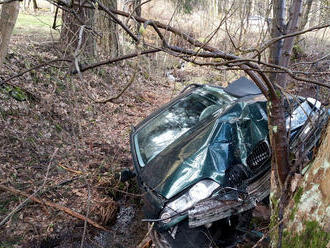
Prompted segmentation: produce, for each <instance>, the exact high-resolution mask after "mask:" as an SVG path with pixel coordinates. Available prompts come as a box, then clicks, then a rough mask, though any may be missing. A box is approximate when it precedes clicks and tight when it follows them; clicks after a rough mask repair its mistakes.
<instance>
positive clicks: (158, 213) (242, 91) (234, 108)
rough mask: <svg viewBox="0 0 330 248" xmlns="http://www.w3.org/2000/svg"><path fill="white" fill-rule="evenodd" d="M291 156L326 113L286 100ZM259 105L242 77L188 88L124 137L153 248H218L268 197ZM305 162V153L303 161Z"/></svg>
mask: <svg viewBox="0 0 330 248" xmlns="http://www.w3.org/2000/svg"><path fill="white" fill-rule="evenodd" d="M286 106H287V113H286V118H287V119H286V121H287V123H286V125H287V130H288V133H289V135H290V137H291V138H290V146H291V150H294V149H295V148H297V147H298V146H299V144H304V146H305V147H304V151H306V152H307V153H311V152H312V150H313V148H314V147H315V146H316V144H317V142H318V140H319V138H320V133H321V129H322V126H323V125H324V124H325V123H326V121H327V118H328V114H327V112H326V111H325V110H324V108H322V107H321V103H320V102H319V101H316V100H315V99H312V98H302V97H291V98H288V100H286ZM266 109H267V102H266V99H265V97H264V96H263V95H262V94H261V91H260V90H259V88H258V87H257V86H256V85H255V84H254V83H253V82H252V81H250V80H248V79H247V78H244V77H242V78H240V79H238V80H236V81H234V82H232V83H231V84H229V86H228V87H226V88H222V87H218V86H210V85H191V86H190V87H188V89H185V91H184V92H183V93H181V94H180V95H179V96H178V97H177V98H175V99H174V100H172V101H171V102H170V103H168V104H167V105H165V106H163V107H162V108H160V109H159V110H158V111H156V112H155V113H153V114H151V115H150V116H149V117H147V118H146V119H145V120H143V121H142V122H141V123H140V124H139V125H137V126H136V127H133V129H132V132H131V140H130V142H131V152H132V156H133V161H134V167H135V172H136V175H137V179H138V182H139V185H140V187H141V188H142V189H143V191H144V192H145V194H144V203H145V206H144V213H145V216H146V219H145V220H146V221H149V222H150V223H153V229H152V232H151V237H152V239H153V242H154V243H155V244H156V247H180V248H184V247H213V246H214V247H215V246H218V245H220V246H221V247H223V246H225V244H226V242H227V241H225V240H228V237H230V236H231V234H232V233H234V229H235V230H237V229H238V227H239V226H240V225H241V223H242V222H244V218H243V217H244V213H247V211H248V210H250V209H252V208H253V207H254V206H255V205H256V203H257V202H260V201H262V200H263V199H265V198H266V197H267V196H268V195H269V190H270V158H271V149H270V145H269V137H268V119H267V110H266ZM308 155H309V156H311V154H308Z"/></svg>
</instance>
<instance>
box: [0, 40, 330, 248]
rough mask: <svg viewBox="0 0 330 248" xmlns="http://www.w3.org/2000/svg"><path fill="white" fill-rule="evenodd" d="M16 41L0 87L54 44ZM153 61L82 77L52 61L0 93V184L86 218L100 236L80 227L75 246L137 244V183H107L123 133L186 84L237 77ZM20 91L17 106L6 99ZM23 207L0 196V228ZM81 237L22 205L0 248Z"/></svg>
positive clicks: (49, 214)
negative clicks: (119, 95)
mask: <svg viewBox="0 0 330 248" xmlns="http://www.w3.org/2000/svg"><path fill="white" fill-rule="evenodd" d="M25 38H26V37H24V36H22V35H19V34H17V35H15V36H14V37H13V43H12V44H11V50H10V53H9V55H8V57H7V58H8V60H7V63H6V64H5V65H4V67H3V69H2V70H1V71H0V78H1V80H3V79H6V78H9V77H10V76H12V75H14V74H16V73H18V72H20V71H23V70H25V69H27V68H31V67H32V66H34V65H37V64H39V63H41V62H43V61H47V60H50V59H54V58H57V56H58V55H59V54H60V53H59V51H60V47H59V44H57V43H55V44H54V43H52V42H45V43H42V42H38V39H39V40H40V41H42V37H38V36H34V37H33V40H32V39H25ZM313 59H314V58H312V57H311V58H310V60H311V61H312V60H313ZM159 61H164V59H163V58H162V57H161V58H159V57H158V60H156V58H155V57H154V56H153V55H151V56H148V57H146V58H145V57H140V58H138V59H135V60H130V61H126V62H122V63H118V64H116V65H111V66H106V67H100V68H98V69H96V70H94V71H88V72H85V73H84V74H83V77H82V78H80V77H79V76H77V75H76V76H71V75H69V74H67V72H68V71H70V69H72V65H67V64H65V63H63V64H56V67H44V68H42V69H39V70H35V71H31V72H29V73H26V74H24V75H23V76H21V77H18V78H15V79H13V80H11V81H10V85H9V84H8V85H6V87H9V88H2V90H0V164H1V166H0V183H1V184H3V185H7V186H11V187H14V188H16V189H19V190H21V191H24V192H26V193H28V194H32V193H33V192H35V191H36V190H38V189H40V188H42V190H41V191H40V192H42V193H40V194H38V195H37V197H38V198H40V199H45V200H48V201H52V202H54V203H57V204H59V205H62V206H66V207H68V208H70V209H71V210H73V211H76V212H78V213H81V214H83V215H86V214H87V213H88V217H89V218H91V219H92V220H94V221H95V222H97V223H100V224H101V225H102V226H104V227H106V228H107V229H109V231H108V232H104V231H100V230H98V229H96V228H94V227H92V226H91V225H88V226H87V229H86V233H85V239H84V247H103V248H106V247H127V248H130V247H136V245H137V244H138V243H139V242H140V241H141V240H142V239H143V238H144V236H145V234H146V233H147V225H146V224H145V223H143V222H141V219H142V217H143V214H142V211H141V206H142V199H141V195H140V194H141V192H140V191H139V189H138V186H137V183H136V181H135V180H131V181H129V182H126V183H121V182H119V180H118V178H117V177H116V175H117V174H118V173H119V172H120V171H121V170H122V169H124V168H131V169H132V167H133V165H132V160H131V156H130V151H129V132H130V128H131V126H132V125H136V124H137V123H138V122H139V121H141V120H142V119H143V118H145V117H146V116H147V115H148V114H150V113H151V112H152V111H153V110H155V109H157V108H159V106H161V105H162V104H164V103H166V102H167V101H169V100H170V99H171V98H173V97H174V96H176V95H177V94H178V93H179V92H180V89H182V88H183V87H184V86H185V85H186V84H188V83H191V82H195V83H199V82H203V83H212V84H218V85H221V82H223V81H227V80H228V81H230V80H231V79H232V78H234V77H235V76H237V75H238V74H239V73H241V72H234V73H229V72H219V71H215V72H214V71H212V70H210V69H207V68H197V67H195V66H192V65H188V66H187V67H186V68H185V69H184V70H182V69H180V68H179V67H180V66H179V64H180V63H179V61H178V60H176V59H169V58H167V64H166V65H164V64H163V63H162V62H159ZM136 65H137V66H136ZM322 66H324V65H323V64H322ZM136 67H137V68H138V69H134V68H136ZM298 69H301V68H298ZM135 70H137V73H136V76H135V78H134V83H133V84H132V85H131V86H130V87H129V88H128V90H127V91H125V92H124V94H123V95H122V96H121V97H119V98H118V99H117V100H116V101H115V102H108V103H106V104H100V103H96V101H98V100H104V99H107V98H109V97H114V96H116V95H118V94H119V93H120V92H121V90H122V89H123V88H124V87H125V86H126V85H127V83H128V82H129V81H130V80H131V79H132V78H133V77H134V76H133V75H135ZM166 72H167V75H166ZM168 73H170V74H171V75H174V77H175V81H172V80H170V79H169V77H168ZM295 85H296V83H294V85H293V86H292V91H293V92H294V93H297V92H298V93H302V94H303V95H308V96H315V95H316V94H317V95H318V96H321V100H322V102H323V103H325V104H328V94H329V92H325V93H324V92H323V90H319V89H318V88H317V87H315V86H311V85H307V86H306V84H304V85H303V84H299V85H298V87H296V86H295ZM13 87H19V88H18V89H19V91H18V90H17V88H13ZM8 89H9V91H8ZM13 89H14V90H13ZM20 91H22V92H23V101H20V100H17V97H16V99H15V97H14V96H15V94H16V95H17V92H18V93H20ZM15 92H16V93H15ZM14 93H15V94H14ZM21 100H22V99H21ZM47 171H49V173H48V174H47ZM46 175H47V177H46ZM23 200H24V198H23V197H21V196H18V195H13V194H11V193H9V192H7V191H0V221H1V220H3V219H4V218H5V217H6V216H7V215H8V214H9V213H10V212H11V211H12V210H13V209H14V208H15V207H16V206H18V205H19V204H20V203H21V202H22V201H23ZM262 226H265V224H263V225H262ZM83 236H84V222H83V221H82V220H79V219H77V218H73V217H71V216H68V215H67V214H66V213H64V212H63V211H59V210H58V209H54V208H49V207H45V206H41V205H40V204H38V203H34V202H30V203H28V204H27V205H25V206H24V207H23V208H22V210H21V211H18V212H17V213H16V214H14V215H12V217H11V218H10V219H9V221H8V222H7V223H6V224H5V225H4V226H2V227H0V248H3V247H6V248H7V247H15V248H16V247H17V248H19V247H38V248H39V247H40V248H46V247H54V248H55V247H57V248H61V247H80V244H81V240H82V237H83Z"/></svg>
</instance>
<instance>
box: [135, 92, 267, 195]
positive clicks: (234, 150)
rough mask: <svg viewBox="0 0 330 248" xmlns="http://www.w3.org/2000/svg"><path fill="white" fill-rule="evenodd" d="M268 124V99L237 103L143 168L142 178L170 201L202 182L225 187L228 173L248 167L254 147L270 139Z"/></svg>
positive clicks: (179, 140) (253, 99) (220, 111)
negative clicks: (238, 168)
mask: <svg viewBox="0 0 330 248" xmlns="http://www.w3.org/2000/svg"><path fill="white" fill-rule="evenodd" d="M267 125H268V124H267V113H266V102H265V99H264V97H262V96H255V97H252V98H250V99H248V100H246V99H245V100H244V101H243V100H242V101H239V102H236V103H234V104H233V105H232V106H231V107H230V108H229V109H226V110H219V111H217V112H216V113H215V115H213V116H212V117H210V118H209V120H206V121H205V122H204V123H202V124H201V125H200V126H199V127H196V128H194V129H192V130H190V131H188V132H187V133H186V134H185V135H183V136H182V137H180V138H179V139H178V140H176V141H175V142H173V143H172V144H171V145H170V146H168V147H167V148H166V149H165V150H163V151H162V152H161V153H160V154H158V155H157V156H156V157H155V158H154V159H152V160H151V161H150V162H149V163H148V164H147V165H146V166H145V167H143V168H141V171H140V177H141V179H142V181H143V182H145V183H146V184H147V185H148V186H149V187H150V188H152V189H153V190H155V191H156V192H157V193H159V194H161V195H162V196H164V197H165V198H167V199H170V198H172V197H173V196H175V195H177V194H178V193H180V192H181V191H183V190H184V189H186V188H189V187H190V186H191V185H193V184H195V183H196V182H198V181H200V180H202V179H206V178H209V179H212V180H215V181H216V182H218V183H219V184H224V182H225V175H226V174H225V172H226V170H227V169H228V168H229V167H230V166H233V165H235V164H243V165H245V166H246V159H247V156H248V154H249V153H250V152H251V150H252V148H253V147H254V146H255V145H256V144H257V143H258V142H260V141H261V140H264V139H266V138H267V135H268V127H267Z"/></svg>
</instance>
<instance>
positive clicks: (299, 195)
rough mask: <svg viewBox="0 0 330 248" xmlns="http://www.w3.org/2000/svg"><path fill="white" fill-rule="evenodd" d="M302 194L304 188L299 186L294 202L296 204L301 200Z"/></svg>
mask: <svg viewBox="0 0 330 248" xmlns="http://www.w3.org/2000/svg"><path fill="white" fill-rule="evenodd" d="M302 194H303V188H302V187H299V188H298V190H297V193H296V194H295V195H294V197H293V200H294V203H295V204H296V205H297V204H298V203H299V202H300V199H301V196H302Z"/></svg>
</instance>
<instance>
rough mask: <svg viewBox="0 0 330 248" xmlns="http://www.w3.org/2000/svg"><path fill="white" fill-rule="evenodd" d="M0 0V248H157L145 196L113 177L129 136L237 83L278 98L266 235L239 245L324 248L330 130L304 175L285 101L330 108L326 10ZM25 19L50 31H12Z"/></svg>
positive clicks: (261, 209) (264, 211)
mask: <svg viewBox="0 0 330 248" xmlns="http://www.w3.org/2000/svg"><path fill="white" fill-rule="evenodd" d="M0 3H1V19H0V33H1V37H0V38H1V40H0V101H1V105H0V113H1V116H0V130H1V131H0V136H1V138H0V147H1V149H0V248H2V247H151V243H150V240H148V238H146V234H147V233H148V226H147V224H146V223H143V222H141V219H142V213H141V205H142V195H141V192H139V190H138V187H137V185H136V182H135V181H134V180H132V181H128V182H125V183H123V182H121V181H120V178H119V176H118V175H119V172H120V171H121V170H122V169H124V168H132V161H131V158H130V154H129V131H130V127H131V125H135V124H137V122H139V121H141V120H142V119H143V118H144V117H146V116H147V115H148V114H149V113H151V112H152V111H153V110H156V109H157V108H158V107H160V106H161V105H162V104H164V103H165V102H167V101H168V100H170V99H172V98H173V97H174V96H176V95H177V94H178V93H179V92H180V91H181V90H182V89H183V88H184V87H185V86H187V85H189V84H192V83H207V84H215V85H219V86H226V83H228V82H230V81H232V79H234V78H237V77H239V76H240V75H248V76H249V77H250V78H251V79H252V80H253V81H254V82H255V84H256V85H257V86H258V87H259V88H260V90H261V91H262V93H263V94H264V95H265V97H266V98H267V100H268V101H269V106H268V107H269V109H268V118H269V130H270V138H271V146H272V175H271V176H272V179H271V183H272V188H271V195H270V204H269V208H267V207H265V206H264V205H262V206H257V207H256V211H255V212H256V214H255V215H256V216H258V214H259V215H261V217H260V218H259V220H258V221H257V222H258V223H259V224H258V225H257V227H256V228H257V229H258V228H259V229H258V230H261V231H262V233H263V236H262V237H261V238H260V240H257V241H251V240H249V241H247V246H244V247H269V246H271V247H320V246H319V245H320V244H322V245H325V244H326V246H324V247H329V245H330V234H329V233H330V226H329V223H330V211H329V204H330V192H329V187H330V186H329V180H330V168H329V161H330V158H329V152H328V151H329V142H330V136H329V132H330V131H329V126H328V127H327V130H326V131H325V132H324V135H323V142H322V143H321V146H320V148H319V151H318V153H316V154H317V155H316V159H315V160H314V162H312V164H309V165H308V166H307V168H309V170H308V171H307V172H306V173H305V171H302V168H305V167H306V164H304V160H305V159H304V156H305V155H306V154H303V152H302V151H303V150H302V149H303V144H302V145H301V151H298V152H297V153H296V154H292V153H291V151H290V149H289V143H288V135H287V131H286V127H285V123H286V122H285V116H284V99H285V98H286V97H288V96H294V95H302V96H306V97H314V98H316V99H318V100H319V101H321V102H322V103H323V104H324V105H325V106H326V107H328V106H329V88H330V83H329V66H330V60H329V56H330V55H329V47H330V36H329V25H330V23H329V20H330V18H329V17H330V10H329V8H330V5H329V1H325V0H292V1H286V0H269V1H258V0H244V1H235V0H231V1H224V0H207V1H198V0H185V1H175V0H171V1H158V0H147V1H139V0H136V1H134V0H133V1H116V0H111V1H103V0H93V1H92V0H86V1H64V0H59V1H53V0H48V4H49V6H50V5H52V6H53V7H52V11H50V10H47V11H45V10H43V11H44V12H45V13H44V12H42V10H41V9H40V10H39V8H38V3H39V2H38V1H36V2H35V1H34V2H33V6H34V7H33V9H34V10H33V11H30V10H28V9H27V8H23V7H24V6H25V4H23V3H22V4H21V7H20V2H19V1H0ZM19 12H20V14H25V15H32V16H33V15H35V16H38V15H40V16H41V15H48V16H51V20H52V23H51V25H49V30H48V33H41V31H40V32H39V33H38V32H35V33H32V32H29V28H28V27H27V28H26V29H24V25H23V28H21V29H20V30H18V29H16V32H15V29H14V26H15V23H16V28H17V24H18V22H19V20H20V19H19V17H20V16H19ZM17 16H18V18H17ZM13 30H14V31H13ZM308 199H314V200H313V201H309V200H308ZM292 209H293V210H294V213H293V212H292ZM269 211H271V214H269ZM260 213H261V214H260ZM270 215H271V216H270ZM306 230H308V232H310V233H311V234H308V235H307V234H306ZM267 240H268V241H267ZM269 240H270V241H269ZM311 240H312V241H311ZM303 245H306V246H303ZM313 245H314V246H313ZM237 247H243V246H237Z"/></svg>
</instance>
